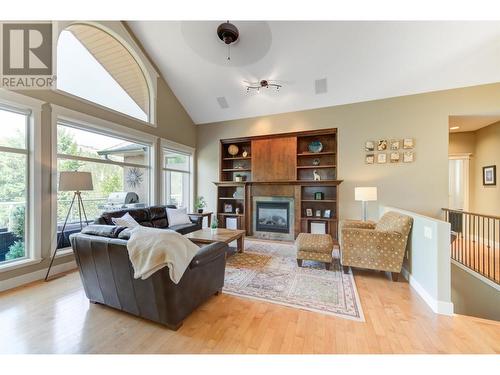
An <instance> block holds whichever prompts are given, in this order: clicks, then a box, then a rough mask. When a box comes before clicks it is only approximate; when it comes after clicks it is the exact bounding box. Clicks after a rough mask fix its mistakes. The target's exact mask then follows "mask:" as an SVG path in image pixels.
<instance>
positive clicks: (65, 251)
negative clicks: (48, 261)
mask: <svg viewBox="0 0 500 375" xmlns="http://www.w3.org/2000/svg"><path fill="white" fill-rule="evenodd" d="M68 255H73V249H72V248H71V247H64V248H62V249H59V250H57V255H56V259H59V258H62V257H65V256H68Z"/></svg>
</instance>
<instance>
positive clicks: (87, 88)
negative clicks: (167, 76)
mask: <svg viewBox="0 0 500 375" xmlns="http://www.w3.org/2000/svg"><path fill="white" fill-rule="evenodd" d="M57 88H58V89H60V90H62V91H65V92H67V93H70V94H72V95H75V96H78V97H80V98H83V99H86V100H89V101H92V102H94V103H97V104H100V105H102V106H105V107H108V108H111V109H113V110H115V111H118V112H122V113H125V114H127V115H129V116H132V117H135V118H138V119H140V120H143V121H149V119H150V116H149V114H150V96H149V87H148V84H147V81H146V78H145V76H144V72H143V71H142V69H141V67H140V66H139V64H138V63H137V61H136V60H135V58H134V57H133V56H132V54H131V53H130V51H129V50H128V49H127V48H125V47H124V46H123V44H121V43H120V42H119V41H118V40H116V39H115V38H114V37H113V36H111V35H110V34H108V33H107V32H105V31H103V30H101V29H99V28H97V27H94V26H90V25H86V24H73V25H70V26H68V27H67V28H66V29H64V30H63V31H62V32H61V34H60V35H59V40H58V44H57Z"/></svg>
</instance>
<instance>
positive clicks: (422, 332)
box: [0, 271, 500, 354]
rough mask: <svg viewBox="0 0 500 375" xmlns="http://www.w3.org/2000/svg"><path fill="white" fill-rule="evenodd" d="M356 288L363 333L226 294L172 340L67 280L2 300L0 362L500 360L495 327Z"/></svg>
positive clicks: (403, 293) (378, 281)
mask: <svg viewBox="0 0 500 375" xmlns="http://www.w3.org/2000/svg"><path fill="white" fill-rule="evenodd" d="M355 280H356V285H357V287H358V291H359V295H360V299H361V304H362V306H363V310H364V313H365V319H366V322H364V323H360V322H355V321H350V320H346V319H341V318H336V317H332V316H327V315H322V314H318V313H313V312H309V311H303V310H297V309H293V308H288V307H284V306H279V305H274V304H270V303H265V302H258V301H253V300H248V299H243V298H238V297H234V296H230V295H225V294H222V295H219V296H214V297H213V298H212V299H210V301H208V302H207V303H206V304H204V305H203V306H201V307H200V308H199V309H198V310H197V311H195V313H193V314H192V315H191V316H190V317H189V318H188V319H186V320H185V321H184V325H183V326H182V327H181V328H180V329H179V330H178V331H177V332H173V331H170V330H168V329H166V328H164V327H162V326H160V325H157V324H154V323H150V322H148V321H145V320H142V319H139V318H135V317H133V316H131V315H128V314H125V313H122V312H119V311H116V310H113V309H111V308H108V307H105V306H101V305H92V304H89V302H88V300H87V299H86V297H85V294H84V292H83V289H82V287H81V283H80V279H79V275H78V273H77V272H72V273H69V274H67V275H66V276H64V277H61V278H59V279H56V280H53V281H51V282H49V283H44V282H37V283H33V284H31V285H28V286H25V287H21V288H18V289H15V290H12V291H8V292H4V293H0V322H1V326H2V328H1V330H2V332H1V335H0V354H5V353H500V323H498V322H490V321H486V320H481V319H477V318H471V317H466V316H459V315H456V316H453V317H447V316H441V315H436V314H434V313H433V312H432V311H431V310H430V309H429V308H428V307H427V305H426V304H425V303H424V302H423V300H421V299H420V297H419V296H418V295H417V294H416V293H415V292H414V291H413V290H412V289H411V288H410V287H409V285H408V283H406V282H404V281H400V282H397V283H393V282H391V281H390V280H389V277H388V276H385V275H384V274H383V273H378V272H368V271H355Z"/></svg>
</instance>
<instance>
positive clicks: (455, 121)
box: [449, 115, 500, 133]
mask: <svg viewBox="0 0 500 375" xmlns="http://www.w3.org/2000/svg"><path fill="white" fill-rule="evenodd" d="M499 121H500V116H499V115H487V116H482V115H471V116H450V117H449V124H450V133H460V132H473V131H475V130H478V129H481V128H484V127H486V126H488V125H491V124H494V123H495V122H499ZM456 126H458V129H451V128H453V127H456Z"/></svg>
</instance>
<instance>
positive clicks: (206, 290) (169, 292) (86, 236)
mask: <svg viewBox="0 0 500 375" xmlns="http://www.w3.org/2000/svg"><path fill="white" fill-rule="evenodd" d="M126 232H127V231H126V230H125V228H123V227H117V226H111V225H89V226H87V227H85V228H84V229H83V231H82V232H81V233H78V234H73V235H71V236H70V241H71V246H72V247H73V250H74V254H75V258H76V263H77V265H78V269H79V272H80V277H81V279H82V283H83V287H84V290H85V294H86V296H87V298H88V299H89V300H90V301H91V302H92V303H100V304H103V305H107V306H110V307H113V308H115V309H118V310H122V311H125V312H128V313H130V314H133V315H136V316H139V317H142V318H145V319H149V320H152V321H154V322H157V323H160V324H163V325H165V326H167V327H168V328H170V329H173V330H177V329H178V328H179V327H180V326H181V325H182V321H183V320H184V319H185V318H186V317H187V316H188V315H189V314H190V313H191V312H192V311H193V310H194V309H196V308H197V307H198V306H199V305H201V304H202V303H203V302H205V301H206V300H207V299H209V298H210V297H211V296H212V295H214V294H218V293H219V292H220V291H221V290H222V287H223V286H224V272H225V267H226V259H225V253H226V251H227V245H226V244H225V243H222V242H216V243H213V244H210V245H207V246H203V247H201V248H200V250H199V252H198V253H197V254H196V256H195V257H194V258H193V260H192V261H191V263H190V265H189V267H188V268H187V269H186V271H185V273H184V275H183V276H182V278H181V280H180V281H179V283H178V284H175V283H173V282H172V280H171V279H170V276H169V271H168V268H167V267H164V268H162V269H160V270H158V271H157V272H155V273H154V274H153V275H152V276H150V277H149V278H147V279H146V280H141V279H134V270H133V267H132V264H131V263H130V260H129V256H128V251H127V240H125V239H122V238H123V237H125V236H122V238H119V237H120V234H123V233H126Z"/></svg>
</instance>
